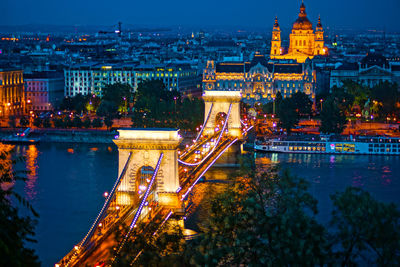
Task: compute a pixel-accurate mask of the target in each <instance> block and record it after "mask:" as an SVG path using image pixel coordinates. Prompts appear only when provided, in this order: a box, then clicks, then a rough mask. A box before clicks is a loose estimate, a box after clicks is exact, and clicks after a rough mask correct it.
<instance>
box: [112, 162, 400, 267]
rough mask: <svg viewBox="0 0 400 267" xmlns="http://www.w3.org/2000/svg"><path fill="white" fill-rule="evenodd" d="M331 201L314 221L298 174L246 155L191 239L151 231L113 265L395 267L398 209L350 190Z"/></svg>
mask: <svg viewBox="0 0 400 267" xmlns="http://www.w3.org/2000/svg"><path fill="white" fill-rule="evenodd" d="M331 199H332V201H333V210H332V217H331V220H330V222H329V224H327V225H322V224H321V223H319V222H318V221H317V220H316V217H315V216H316V215H317V213H318V211H317V201H316V199H314V197H313V196H312V195H311V194H310V193H309V192H308V183H307V182H306V181H305V180H304V179H301V178H298V177H295V176H293V175H290V174H289V172H288V171H279V170H278V169H275V168H272V169H269V170H264V169H260V168H258V167H257V166H256V165H255V163H254V158H253V157H252V156H251V155H250V156H247V157H244V158H243V159H242V167H241V170H240V172H239V176H238V178H236V179H234V182H233V183H232V184H231V185H230V186H228V188H227V189H226V190H225V192H224V193H222V194H218V195H216V196H215V197H214V198H213V199H212V200H211V205H210V209H209V214H208V216H206V218H205V220H204V221H201V222H200V225H199V228H200V229H201V231H202V233H201V234H200V236H199V237H198V238H197V239H195V240H192V241H186V243H184V242H183V237H182V232H181V231H180V230H179V228H169V229H168V228H167V229H164V230H162V231H160V233H159V234H158V235H153V230H154V229H152V230H151V231H150V232H148V233H147V234H146V235H145V236H142V234H140V235H138V238H136V239H135V240H134V241H132V242H128V245H127V246H126V247H125V249H124V251H123V252H122V253H121V255H120V258H121V260H120V261H119V262H118V265H116V266H124V264H127V263H132V261H134V263H135V264H134V265H138V266H142V265H147V266H316V265H319V266H357V265H365V264H367V265H377V266H398V265H399V264H400V211H399V210H398V209H397V207H396V206H395V205H394V204H385V203H381V202H379V201H376V200H375V199H373V198H372V197H371V195H370V194H369V193H367V192H365V191H363V190H361V189H359V188H351V187H350V188H347V189H346V190H345V191H344V192H342V193H336V194H334V195H332V196H331ZM149 227H150V228H151V227H155V226H154V225H153V226H151V225H150V226H149ZM139 253H140V254H139ZM138 255H139V256H138ZM137 256H138V257H137Z"/></svg>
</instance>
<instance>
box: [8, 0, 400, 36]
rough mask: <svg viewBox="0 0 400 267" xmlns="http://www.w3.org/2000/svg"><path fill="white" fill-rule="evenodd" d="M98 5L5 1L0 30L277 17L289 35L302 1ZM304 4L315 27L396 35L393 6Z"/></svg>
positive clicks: (263, 21)
mask: <svg viewBox="0 0 400 267" xmlns="http://www.w3.org/2000/svg"><path fill="white" fill-rule="evenodd" d="M101 3H102V2H101V1H94V0H88V1H85V2H79V1H77V0H71V1H68V2H66V1H56V2H53V1H50V0H40V1H35V2H31V1H28V0H20V1H12V0H6V2H5V5H4V7H5V13H4V16H2V17H1V18H0V25H2V26H3V27H4V26H10V27H21V26H24V25H48V26H49V25H51V26H61V27H62V26H77V27H85V26H88V27H94V26H101V25H108V26H105V27H112V25H116V24H117V23H118V22H119V21H121V22H122V23H123V25H125V26H126V25H128V26H129V25H133V26H136V27H160V26H162V27H178V25H181V26H182V27H185V28H186V27H187V28H189V27H193V28H210V27H214V28H238V29H239V28H243V29H270V28H271V27H272V25H273V21H274V18H275V16H278V19H279V24H280V26H281V27H282V28H288V29H290V28H291V25H292V23H293V22H294V21H295V19H296V18H297V15H298V13H299V6H300V3H301V1H300V0H288V1H285V2H284V3H283V2H274V1H268V2H261V1H255V0H250V1H247V2H246V5H243V3H242V2H241V1H237V0H232V1H227V0H222V1H219V2H218V3H213V1H210V0H205V1H203V2H201V3H200V4H194V3H187V2H184V1H182V0H177V1H174V2H173V3H168V4H165V3H164V2H162V1H160V0H155V1H153V2H152V3H153V4H152V6H151V7H149V6H148V5H146V4H145V3H142V2H139V3H132V2H127V1H123V0H116V1H114V2H113V4H114V5H113V6H110V5H109V3H108V2H104V3H105V4H104V5H103V4H101ZM304 3H305V5H306V12H307V15H308V18H309V20H310V21H311V23H312V24H313V26H314V27H315V25H316V22H317V19H318V15H321V20H322V25H323V26H324V28H327V27H329V28H331V29H341V28H343V29H354V30H368V29H375V30H379V31H387V32H399V31H400V22H399V20H398V19H397V17H396V13H397V11H398V10H400V1H398V0H382V1H380V2H379V3H378V2H376V1H372V0H355V1H351V2H350V1H345V0H337V1H335V2H334V3H333V2H332V3H326V2H324V3H321V2H320V1H318V0H306V1H305V2H304ZM150 8H152V9H150ZM128 28H129V27H128Z"/></svg>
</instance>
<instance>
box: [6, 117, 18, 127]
mask: <svg viewBox="0 0 400 267" xmlns="http://www.w3.org/2000/svg"><path fill="white" fill-rule="evenodd" d="M8 126H9V127H10V128H15V127H17V121H16V119H15V116H14V115H11V116H9V117H8Z"/></svg>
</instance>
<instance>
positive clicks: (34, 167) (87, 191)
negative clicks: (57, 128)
mask: <svg viewBox="0 0 400 267" xmlns="http://www.w3.org/2000/svg"><path fill="white" fill-rule="evenodd" d="M15 149H16V154H17V155H24V156H26V159H27V160H26V168H27V169H28V170H30V171H31V173H30V174H29V175H28V181H27V183H26V185H24V187H23V188H21V193H22V192H23V193H24V194H25V195H26V197H27V198H28V199H31V201H32V203H33V205H34V208H35V209H36V210H37V211H38V212H39V214H40V218H39V224H38V227H37V228H36V233H37V235H36V238H37V240H38V244H36V245H35V248H36V249H37V251H38V254H39V256H40V259H41V260H42V262H43V266H52V264H54V263H55V262H56V261H57V260H58V259H59V258H60V257H62V256H63V254H64V253H66V252H67V251H69V250H70V249H71V248H72V246H73V245H74V244H75V243H76V242H79V241H80V239H81V238H82V236H83V235H84V233H86V231H87V230H88V227H89V225H90V224H91V223H92V221H93V219H94V217H95V216H96V215H97V213H98V211H99V209H100V207H101V205H102V203H103V202H104V198H103V196H102V194H103V192H105V191H108V190H110V188H111V186H112V184H113V183H114V181H115V179H116V177H117V168H118V152H117V150H116V147H115V146H113V145H111V146H110V145H104V146H102V145H85V144H83V145H82V144H79V145H78V144H40V145H38V146H36V145H32V146H16V148H15ZM256 162H257V164H259V166H261V168H269V167H271V166H272V165H276V164H278V163H279V164H280V165H281V166H282V168H289V169H290V171H291V173H292V174H295V175H297V176H300V177H304V178H305V179H307V180H308V181H309V182H310V188H309V190H310V192H311V193H312V194H313V196H314V197H315V198H316V199H317V200H318V201H319V205H318V207H319V210H320V213H319V218H320V219H321V220H322V221H326V220H327V219H328V218H329V217H330V210H331V201H330V198H329V195H331V194H333V193H335V192H336V191H343V190H344V189H345V187H347V186H357V187H362V188H363V189H365V190H368V191H369V192H371V194H372V195H373V196H374V197H376V198H377V199H378V200H381V201H385V202H395V203H397V204H398V205H399V204H400V198H399V197H398V196H399V195H400V157H388V156H386V157H385V156H348V155H318V154H278V153H272V154H259V153H258V154H256ZM235 171H236V169H232V168H211V169H210V170H209V171H208V172H207V173H206V174H205V176H206V179H208V180H221V181H224V180H229V179H231V178H232V177H233V176H234V175H235ZM226 187H227V184H226V183H218V182H212V183H210V182H206V183H199V184H198V185H197V186H196V187H195V188H194V191H193V192H194V195H193V196H192V197H191V198H190V201H191V202H192V205H191V207H189V209H188V215H189V216H188V218H187V220H186V226H187V227H188V228H191V229H194V230H198V229H199V228H201V222H203V221H204V219H205V218H206V216H208V213H207V211H208V210H209V209H210V199H211V198H212V196H215V195H217V194H220V193H221V192H223V190H224V189H225V188H226ZM199 224H200V225H199Z"/></svg>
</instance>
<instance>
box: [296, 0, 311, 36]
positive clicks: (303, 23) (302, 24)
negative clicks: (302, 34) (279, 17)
mask: <svg viewBox="0 0 400 267" xmlns="http://www.w3.org/2000/svg"><path fill="white" fill-rule="evenodd" d="M312 29H313V27H312V24H311V22H310V21H309V20H308V18H307V14H306V6H305V5H304V3H301V6H300V13H299V17H298V18H297V19H296V21H295V22H294V23H293V28H292V30H312Z"/></svg>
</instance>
